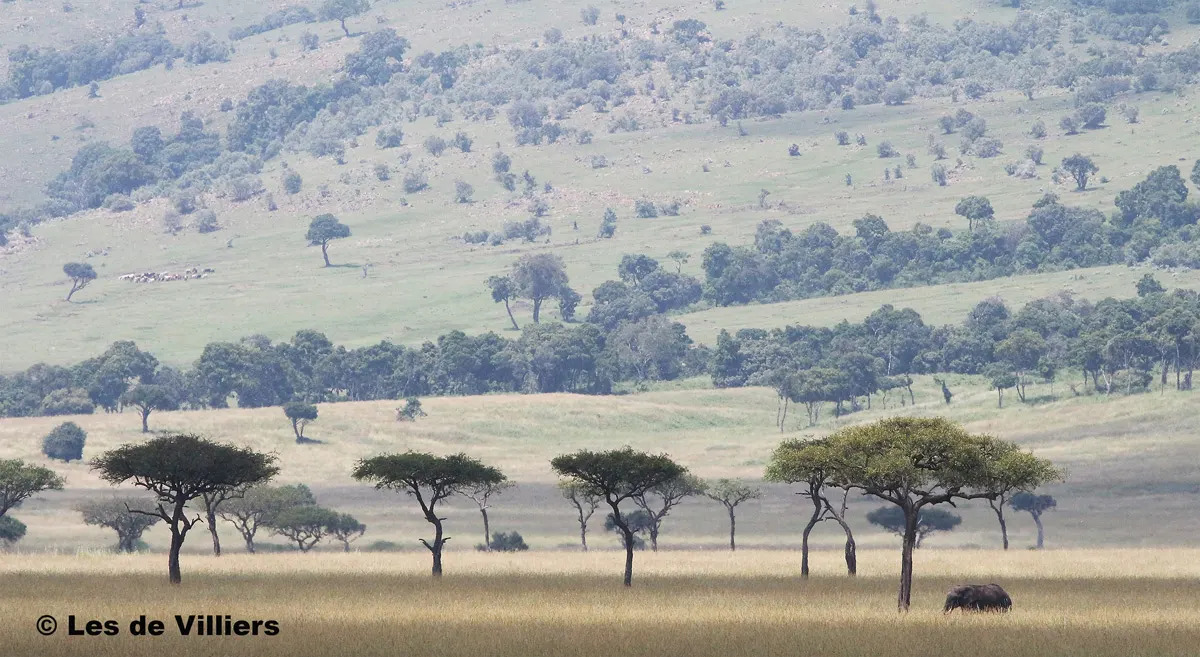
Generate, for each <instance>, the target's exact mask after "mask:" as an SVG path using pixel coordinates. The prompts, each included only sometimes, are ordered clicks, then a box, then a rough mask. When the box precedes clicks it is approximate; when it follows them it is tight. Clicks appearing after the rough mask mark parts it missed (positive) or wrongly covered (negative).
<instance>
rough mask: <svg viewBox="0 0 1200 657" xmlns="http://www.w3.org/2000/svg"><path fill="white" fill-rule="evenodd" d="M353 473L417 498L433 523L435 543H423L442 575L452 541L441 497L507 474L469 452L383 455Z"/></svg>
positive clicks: (437, 574) (493, 481)
mask: <svg viewBox="0 0 1200 657" xmlns="http://www.w3.org/2000/svg"><path fill="white" fill-rule="evenodd" d="M353 476H354V478H355V479H357V480H359V481H369V482H374V483H375V488H376V489H384V488H387V489H391V490H395V491H403V492H405V493H407V494H409V495H411V496H413V497H414V498H416V500H417V504H418V505H420V507H421V513H422V514H424V516H425V520H426V521H427V522H428V523H429V524H431V525H433V529H434V535H433V543H430V542H429V541H426V540H425V539H423V538H422V539H421V543H422V544H423V545H424V546H425V547H426V548H428V549H429V551H430V553H432V554H433V576H434V577H441V576H442V548H443V547H444V546H445V545H446V541H448V540H450V537H449V536H446V535H445V532H444V529H443V527H442V522H443V521H444V520H445V518H441V517H439V516H438V515H437V505H438V503H439V502H441V501H442V500H444V499H446V498H447V497H450V496H451V495H455V494H457V493H460V492H462V491H464V490H466V489H468V488H475V487H478V486H482V485H485V484H489V483H491V484H498V483H500V482H502V481H504V479H505V477H504V474H503V473H502V472H500V471H499V470H498V469H496V468H494V467H492V466H489V465H484V464H483V463H481V462H479V461H478V460H476V459H473V458H471V457H469V456H467V455H466V454H453V455H451V456H434V455H433V454H426V453H423V452H413V451H408V452H405V453H403V454H384V455H382V456H375V457H372V458H369V459H364V460H361V461H359V462H358V465H356V466H355V468H354V473H353Z"/></svg>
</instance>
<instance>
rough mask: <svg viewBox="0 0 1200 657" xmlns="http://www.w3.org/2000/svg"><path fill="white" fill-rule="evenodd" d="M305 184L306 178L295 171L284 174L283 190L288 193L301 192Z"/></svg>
mask: <svg viewBox="0 0 1200 657" xmlns="http://www.w3.org/2000/svg"><path fill="white" fill-rule="evenodd" d="M303 185H304V179H303V178H301V177H300V174H298V173H296V172H295V171H288V172H287V173H285V174H283V190H284V191H285V192H287V193H288V194H299V193H300V188H301V187H302V186H303Z"/></svg>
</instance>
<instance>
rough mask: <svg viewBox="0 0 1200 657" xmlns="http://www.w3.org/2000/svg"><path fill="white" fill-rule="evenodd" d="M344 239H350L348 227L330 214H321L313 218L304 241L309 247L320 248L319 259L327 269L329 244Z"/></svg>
mask: <svg viewBox="0 0 1200 657" xmlns="http://www.w3.org/2000/svg"><path fill="white" fill-rule="evenodd" d="M345 237H350V227H349V226H347V225H346V224H344V223H342V222H340V221H338V220H337V217H335V216H333V215H331V214H323V215H319V216H317V217H314V218H313V220H312V223H310V224H309V225H308V233H306V234H305V236H304V239H306V240H308V245H309V246H319V247H321V257H322V258H324V259H325V266H326V267H329V266H330V264H329V243H330V242H331V241H333V240H340V239H342V238H345Z"/></svg>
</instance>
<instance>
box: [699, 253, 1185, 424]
mask: <svg viewBox="0 0 1200 657" xmlns="http://www.w3.org/2000/svg"><path fill="white" fill-rule="evenodd" d="M1138 288H1139V290H1138V291H1139V296H1138V297H1136V298H1130V299H1113V298H1107V299H1104V300H1102V301H1099V302H1096V303H1091V302H1088V301H1081V300H1075V299H1073V298H1071V297H1070V296H1069V295H1065V294H1063V295H1059V296H1055V297H1049V298H1045V299H1041V300H1038V301H1034V302H1031V303H1029V304H1027V305H1026V306H1025V307H1023V308H1022V309H1020V310H1019V311H1017V312H1015V313H1014V312H1012V311H1011V310H1009V308H1008V307H1007V306H1005V304H1004V303H1003V302H1002V301H1000V300H998V299H988V300H985V301H982V302H980V303H979V304H978V305H977V306H975V308H974V309H972V310H971V312H970V313H969V314H968V315H967V317H966V318H965V320H964V321H963V322H962V323H961V324H957V325H946V326H941V327H933V326H929V325H926V324H925V323H924V322H923V321H922V320H921V317H920V315H919V314H918V313H917V312H916V311H914V310H912V309H904V310H897V309H895V308H894V307H892V306H891V305H885V306H883V307H882V308H880V309H879V310H877V311H875V312H873V313H871V315H870V316H868V317H867V318H866V319H865V320H863V321H862V322H861V323H850V322H842V323H840V324H838V325H836V326H834V327H831V328H826V327H813V326H788V327H786V328H781V329H772V330H770V331H767V330H762V329H742V330H740V331H738V332H737V333H736V334H730V333H729V332H728V331H722V332H721V333H720V335H719V336H718V337H717V342H716V345H715V346H714V348H713V351H712V360H711V365H710V367H711V372H712V377H713V383H714V384H715V385H716V386H718V387H736V386H746V385H765V386H770V387H772V388H774V389H775V391H776V392H777V394H778V395H779V403H780V408H779V410H778V414H779V416H780V417H779V418H778V419H779V423H780V427H781V428H782V427H783V422H784V420H785V419H786V413H787V409H788V406H789V405H790V404H797V405H800V406H803V407H804V409H805V411H806V412H807V415H808V420H809V422H810V423H815V422H816V421H817V420H818V418H819V415H820V412H821V409H822V407H823V406H825V405H826V404H829V405H831V406H832V408H833V412H834V413H835V414H838V415H840V414H843V413H846V412H850V411H854V410H858V409H860V408H864V407H866V408H870V406H871V404H872V399H873V397H875V396H877V395H881V396H882V398H883V400H885V401H886V400H887V398H888V395H889V394H891V395H895V397H893V399H895V400H897V401H899V402H900V403H901V404H904V403H906V402H907V403H911V402H913V401H915V399H914V397H913V392H912V387H911V386H912V377H913V375H915V374H938V373H945V372H952V373H961V374H978V375H983V376H985V377H987V380H988V382H989V384H990V385H991V387H992V388H993V389H994V390H996V392H997V397H998V403H999V404H1000V405H1003V395H1004V393H1005V392H1006V391H1012V392H1015V393H1016V394H1017V395H1018V397H1019V398H1020V399H1021V400H1022V401H1026V400H1027V396H1026V386H1027V385H1029V384H1031V383H1033V382H1039V381H1040V382H1054V381H1066V385H1068V386H1070V388H1071V389H1073V390H1074V392H1075V393H1076V394H1084V393H1085V392H1087V391H1088V390H1089V388H1090V389H1091V390H1093V391H1096V392H1100V393H1104V394H1112V393H1130V392H1136V391H1143V390H1146V389H1147V388H1149V387H1151V386H1152V385H1153V384H1154V383H1155V379H1157V383H1158V385H1159V386H1161V387H1165V386H1167V385H1171V386H1172V387H1174V388H1176V389H1179V390H1190V389H1191V388H1192V376H1193V373H1194V371H1195V368H1196V365H1197V362H1198V358H1200V293H1197V292H1195V291H1192V290H1176V291H1174V292H1172V293H1166V292H1164V291H1163V287H1162V286H1161V285H1160V284H1158V283H1157V281H1155V280H1154V279H1153V277H1151V276H1150V275H1146V276H1145V277H1144V278H1143V279H1142V281H1141V282H1140V283H1139V285H1138ZM1068 371H1074V372H1075V373H1076V375H1077V376H1078V377H1079V378H1078V379H1074V376H1070V377H1068V376H1067V372H1068ZM1072 379H1074V380H1076V381H1078V385H1076V384H1075V383H1072V382H1071V381H1072ZM943 389H944V392H945V394H946V403H950V402H951V397H952V393H950V391H949V390H948V388H943Z"/></svg>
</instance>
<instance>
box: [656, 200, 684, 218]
mask: <svg viewBox="0 0 1200 657" xmlns="http://www.w3.org/2000/svg"><path fill="white" fill-rule="evenodd" d="M658 211H659V212H661V213H662V214H663V215H665V216H668V217H678V216H679V201H671V202H670V203H660V204H659V206H658Z"/></svg>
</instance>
